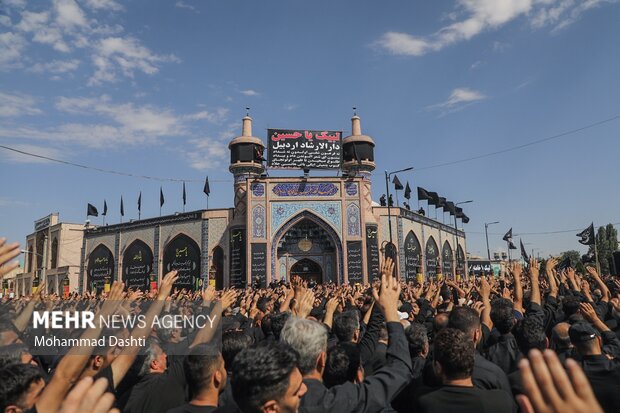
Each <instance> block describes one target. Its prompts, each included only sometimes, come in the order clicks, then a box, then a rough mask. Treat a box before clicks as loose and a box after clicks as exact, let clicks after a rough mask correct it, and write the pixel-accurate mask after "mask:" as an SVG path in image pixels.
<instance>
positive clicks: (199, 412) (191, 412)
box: [167, 403, 217, 413]
mask: <svg viewBox="0 0 620 413" xmlns="http://www.w3.org/2000/svg"><path fill="white" fill-rule="evenodd" d="M215 409H217V407H216V406H195V405H193V404H190V403H186V404H184V405H183V406H179V407H175V408H174V409H170V410H168V412H167V413H212V412H213V411H215Z"/></svg>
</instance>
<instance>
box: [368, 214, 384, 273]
mask: <svg viewBox="0 0 620 413" xmlns="http://www.w3.org/2000/svg"><path fill="white" fill-rule="evenodd" d="M377 235H378V230H377V226H376V225H366V268H367V270H368V282H372V281H373V280H374V279H375V278H381V275H380V274H379V271H380V267H379V265H380V264H379V240H378V238H377Z"/></svg>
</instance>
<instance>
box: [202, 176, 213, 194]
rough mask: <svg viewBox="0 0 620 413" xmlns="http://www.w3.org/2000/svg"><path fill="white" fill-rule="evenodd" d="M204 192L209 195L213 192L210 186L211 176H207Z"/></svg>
mask: <svg viewBox="0 0 620 413" xmlns="http://www.w3.org/2000/svg"><path fill="white" fill-rule="evenodd" d="M202 192H204V193H205V195H207V196H209V194H210V193H211V188H209V177H208V176H207V179H206V180H205V187H204V189H203V190H202Z"/></svg>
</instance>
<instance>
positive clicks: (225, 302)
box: [220, 290, 237, 310]
mask: <svg viewBox="0 0 620 413" xmlns="http://www.w3.org/2000/svg"><path fill="white" fill-rule="evenodd" d="M236 299H237V293H236V291H235V290H227V291H226V292H224V294H222V297H221V298H220V301H221V302H222V310H225V309H227V308H228V307H230V306H231V305H233V304H234V302H235V300H236Z"/></svg>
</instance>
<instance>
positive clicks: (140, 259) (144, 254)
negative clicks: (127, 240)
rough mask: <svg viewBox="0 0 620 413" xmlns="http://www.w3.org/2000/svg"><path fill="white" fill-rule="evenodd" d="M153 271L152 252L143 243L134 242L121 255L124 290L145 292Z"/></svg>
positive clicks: (139, 241)
mask: <svg viewBox="0 0 620 413" xmlns="http://www.w3.org/2000/svg"><path fill="white" fill-rule="evenodd" d="M152 271H153V250H152V249H151V247H149V246H148V245H146V243H144V241H141V240H135V241H134V242H132V243H131V245H129V246H128V247H127V249H126V250H125V253H124V254H123V282H124V283H125V288H131V289H133V290H142V291H147V290H148V289H149V282H150V278H151V273H152Z"/></svg>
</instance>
